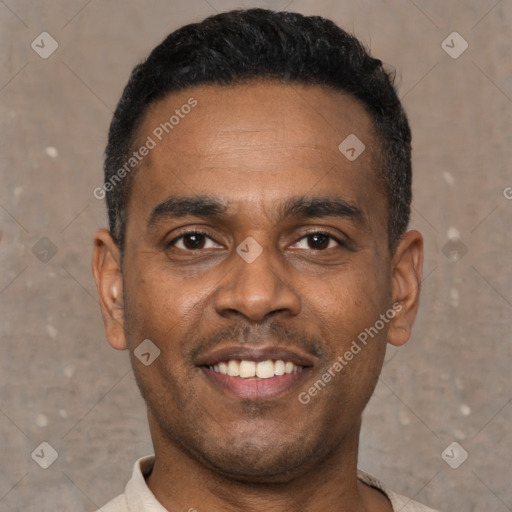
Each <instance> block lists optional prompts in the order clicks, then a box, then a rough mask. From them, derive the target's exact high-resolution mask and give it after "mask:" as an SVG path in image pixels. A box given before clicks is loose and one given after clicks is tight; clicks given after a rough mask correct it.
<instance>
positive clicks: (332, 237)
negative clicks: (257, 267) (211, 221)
mask: <svg viewBox="0 0 512 512" xmlns="http://www.w3.org/2000/svg"><path fill="white" fill-rule="evenodd" d="M187 235H202V236H205V237H206V238H209V239H210V240H212V241H213V242H215V243H218V242H217V241H216V240H215V239H213V238H212V237H211V236H210V235H209V234H208V233H207V232H205V231H201V230H200V229H194V230H192V231H186V232H185V233H182V234H181V235H179V236H177V237H175V238H173V239H172V240H171V241H170V242H169V243H168V244H167V245H166V248H170V247H172V246H173V245H175V244H176V242H177V241H178V240H180V239H182V238H183V237H185V236H187ZM312 235H323V236H326V237H328V238H330V239H332V240H334V241H335V242H336V243H337V244H338V245H339V246H340V247H343V248H347V244H346V243H345V242H343V241H342V240H340V239H339V238H337V237H335V236H334V235H332V234H331V233H329V232H327V231H309V232H307V233H304V234H303V236H301V237H300V238H299V239H298V240H297V242H298V241H300V240H302V239H304V238H307V237H308V236H312ZM297 242H295V243H297ZM184 250H187V251H190V252H194V250H193V249H184ZM196 250H197V251H199V250H200V249H196ZM311 250H315V249H311ZM316 250H320V251H325V250H326V249H316Z"/></svg>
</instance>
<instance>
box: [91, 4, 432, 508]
mask: <svg viewBox="0 0 512 512" xmlns="http://www.w3.org/2000/svg"><path fill="white" fill-rule="evenodd" d="M410 151H411V149H410V130H409V126H408V123H407V119H406V117H405V114H404V112H403V110H402V107H401V105H400V102H399V100H398V98H397V96H396V93H395V90H394V88H393V85H392V79H391V78H390V76H389V75H388V74H387V73H386V72H385V71H384V70H383V68H382V63H381V61H379V60H377V59H374V58H372V57H370V56H369V55H368V54H367V52H366V51H365V49H364V48H363V47H362V46H361V44H360V43H359V42H358V41H357V40H356V39H355V38H354V37H352V36H350V35H348V34H347V33H345V32H344V31H343V30H341V29H340V28H338V27H337V26H336V25H334V24H333V23H332V22H330V21H328V20H326V19H323V18H320V17H304V16H302V15H299V14H294V13H287V12H271V11H267V10H262V9H251V10H240V11H231V12H227V13H223V14H219V15H216V16H213V17H210V18H208V19H206V20H204V21H203V22H202V23H198V24H193V25H188V26H185V27H182V28H181V29H179V30H177V31H176V32H174V33H172V34H170V35H169V36H168V37H167V39H165V41H163V42H162V43H161V44H160V45H159V46H158V47H156V48H155V49H154V50H153V52H152V53H151V54H150V55H149V57H148V58H147V60H146V61H145V62H143V63H142V64H140V65H139V66H137V67H136V68H135V69H134V71H133V73H132V75H131V77H130V80H129V82H128V85H127V86H126V88H125V90H124V93H123V96H122V98H121V100H120V102H119V104H118V106H117V109H116V112H115V114H114V118H113V121H112V125H111V129H110V134H109V141H108V145H107V148H106V159H105V184H104V186H103V187H101V188H99V189H97V190H96V191H95V195H96V196H98V197H101V196H102V195H104V194H105V193H106V199H107V206H108V213H109V222H110V229H109V230H108V231H107V230H101V231H98V233H97V234H96V236H95V247H94V255H93V273H94V278H95V280H96V284H97V287H98V293H99V296H100V301H101V309H102V315H103V320H104V323H105V329H106V337H107V339H108V341H109V343H110V345H112V347H114V348H116V349H119V350H124V349H128V350H129V351H130V357H131V361H132V366H133V370H134V373H135V377H136V380H137V383H138V386H139V388H140V391H141V393H142V396H143V397H144V399H145V401H146V404H147V412H148V420H149V426H150V432H151V437H152V441H153V445H154V451H155V455H154V456H150V457H145V458H143V459H140V460H139V461H137V463H136V464H135V468H134V472H133V477H132V479H131V480H130V482H129V483H128V485H127V487H126V492H125V493H124V494H123V495H121V496H119V497H117V498H115V499H114V500H113V501H111V502H110V503H109V504H107V505H106V506H104V507H103V508H102V509H101V510H102V511H103V512H117V511H130V512H136V511H150V510H151V511H165V510H169V511H172V512H178V511H189V512H193V511H197V512H203V511H204V512H206V511H209V512H221V511H222V512H226V511H233V512H235V511H240V512H242V511H243V512H256V511H271V512H285V511H303V510H307V511H309V512H317V511H330V512H362V511H372V512H384V511H392V510H400V511H403V512H413V511H428V510H431V509H429V508H426V507H424V506H423V505H420V504H418V503H415V502H413V501H411V500H408V499H407V498H404V497H401V496H398V495H396V494H394V493H392V492H391V491H387V490H385V489H384V487H383V486H382V484H380V483H379V482H378V481H377V480H375V479H374V478H373V477H370V476H369V475H366V474H364V473H363V472H361V471H359V472H358V470H357V455H358V442H359V432H360V427H361V415H362V412H363V409H364V407H365V405H366V404H367V402H368V400H369V398H370V396H371V395H372V393H373V390H374V387H375V385H376V382H377V379H378V375H379V373H380V370H381V367H382V363H383V358H384V353H385V347H386V343H391V344H392V345H395V346H399V345H402V344H404V343H405V342H406V341H407V340H408V338H409V336H410V332H411V326H412V324H413V321H414V318H415V315H416V311H417V308H418V296H419V286H420V280H421V269H422V253H423V248H422V237H421V235H420V234H419V233H418V232H416V231H408V232H406V228H407V225H408V220H409V210H410V200H411V162H410Z"/></svg>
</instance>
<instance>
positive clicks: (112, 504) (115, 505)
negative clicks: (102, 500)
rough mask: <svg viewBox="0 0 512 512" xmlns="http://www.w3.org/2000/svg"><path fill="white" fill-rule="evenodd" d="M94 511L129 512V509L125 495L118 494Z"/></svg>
mask: <svg viewBox="0 0 512 512" xmlns="http://www.w3.org/2000/svg"><path fill="white" fill-rule="evenodd" d="M96 512H130V509H129V508H128V503H127V501H126V496H125V495H124V494H120V495H119V496H117V497H116V498H114V499H113V500H111V501H109V502H108V503H107V504H106V505H103V507H101V508H99V509H98V510H96Z"/></svg>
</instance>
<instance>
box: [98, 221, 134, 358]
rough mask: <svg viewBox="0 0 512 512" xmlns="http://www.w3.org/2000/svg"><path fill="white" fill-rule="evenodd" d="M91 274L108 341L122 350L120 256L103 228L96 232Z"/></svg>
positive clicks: (123, 339)
mask: <svg viewBox="0 0 512 512" xmlns="http://www.w3.org/2000/svg"><path fill="white" fill-rule="evenodd" d="M92 273H93V276H94V281H95V282H96V288H97V290H98V297H99V300H100V306H101V314H102V317H103V323H104V324H105V335H106V337H107V340H108V342H109V344H110V345H111V346H112V347H113V348H115V349H117V350H125V349H126V348H127V344H126V338H125V334H124V325H123V324H124V321H123V318H124V304H123V275H122V271H121V266H120V253H119V248H118V247H117V245H116V243H115V242H114V240H113V238H112V236H111V235H110V233H109V232H108V231H107V230H105V229H102V230H99V231H98V232H97V233H96V234H95V236H94V251H93V255H92Z"/></svg>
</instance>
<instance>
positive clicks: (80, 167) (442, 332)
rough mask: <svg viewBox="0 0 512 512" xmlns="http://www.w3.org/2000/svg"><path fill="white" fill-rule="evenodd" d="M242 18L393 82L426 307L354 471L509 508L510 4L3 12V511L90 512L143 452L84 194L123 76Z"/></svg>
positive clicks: (17, 8) (79, 5)
mask: <svg viewBox="0 0 512 512" xmlns="http://www.w3.org/2000/svg"><path fill="white" fill-rule="evenodd" d="M237 6H244V7H249V6H262V7H271V8H275V9H283V8H286V9H288V10H294V11H299V12H302V13H306V14H320V15H324V16H327V17H330V18H332V19H333V20H334V21H335V22H337V23H338V24H340V25H341V26H342V27H344V28H346V29H348V30H350V31H352V32H354V33H355V34H356V35H357V36H359V37H360V38H361V39H362V40H363V41H364V42H365V43H366V44H367V45H368V46H370V47H371V49H372V52H373V53H374V54H375V55H376V56H378V57H379V58H381V59H382V60H384V61H385V62H388V63H391V64H392V65H393V66H394V67H395V68H396V69H397V71H398V76H399V82H398V83H399V94H400V97H401V98H402V99H403V102H404V105H405V107H406V110H407V112H408V115H409V118H410V122H411V125H412V129H413V135H414V171H415V178H414V180H415V181H414V195H415V197H414V215H413V221H412V226H413V227H415V228H417V229H419V230H420V231H422V233H423V234H424V236H425V241H426V262H425V272H424V282H423V296H422V305H421V311H420V314H419V318H418V321H417V325H416V327H415V330H414V334H413V337H412V339H411V340H410V342H409V343H408V344H407V345H406V346H404V347H403V348H401V349H398V350H396V349H393V350H392V348H390V350H389V352H388V354H387V359H386V364H385V367H384V371H383V373H382V377H381V379H380V382H379V385H378V388H377V390H376V393H375V396H374V397H373V399H372V401H371V403H370V405H369V407H368V409H367V412H366V413H365V423H364V427H363V433H362V436H363V437H362V446H361V457H360V467H361V468H362V469H365V470H367V471H369V472H371V473H373V474H375V475H376V476H377V477H379V478H381V479H382V480H384V481H385V482H386V483H387V484H388V485H389V486H390V487H391V488H392V489H394V490H395V491H397V492H400V493H403V494H406V495H408V496H410V497H415V499H417V500H419V501H423V502H425V503H427V504H429V505H430V506H432V507H434V508H438V509H440V510H442V511H462V510H464V511H486V512H506V511H511V510H512V486H511V485H510V484H511V478H510V466H511V463H510V460H511V454H512V433H511V428H510V425H511V422H512V404H511V400H512V390H511V371H510V369H511V360H512V352H511V343H510V341H511V340H510V333H511V332H510V326H511V323H510V313H511V305H512V291H511V290H512V286H511V285H512V272H510V271H509V269H508V266H509V263H510V255H511V254H512V243H511V240H512V236H511V233H510V228H511V226H512V223H511V220H512V218H511V213H512V200H509V199H507V197H506V196H507V195H508V197H512V190H510V189H508V188H507V187H511V186H512V173H511V172H510V169H509V162H510V160H511V153H512V144H511V133H512V129H511V128H512V127H511V116H510V113H511V109H512V58H511V56H512V51H511V43H512V36H511V30H512V2H511V1H510V0H502V1H496V0H473V1H450V2H446V1H445V0H433V1H422V0H415V1H414V2H413V1H412V0H389V1H382V0H372V1H358V0H350V1H348V0H347V1H329V0H328V1H323V2H322V1H314V2H313V1H311V0H303V1H301V0H294V1H292V2H289V0H286V1H282V2H280V1H275V2H270V1H267V2H265V1H261V2H247V3H245V2H242V3H240V2H235V1H224V0H222V1H221V0H208V1H205V0H191V1H187V2H178V1H134V0H131V1H121V0H111V1H101V0H92V1H89V2H87V1H84V0H73V1H66V2H64V1H60V2H59V1H44V2H31V1H28V0H27V1H22V0H18V1H16V0H6V1H4V2H0V38H1V45H2V51H1V52H0V62H1V66H0V69H1V71H0V123H1V134H2V137H1V139H0V151H1V153H0V154H1V155H2V158H1V160H0V168H1V176H2V177H1V180H2V181H1V183H2V187H1V189H0V231H1V239H0V259H1V265H2V266H1V268H2V271H1V273H0V311H1V324H0V332H1V353H2V357H0V443H1V457H0V510H1V511H17V510H20V511H21V510H23V511H24V512H30V511H38V512H41V511H46V510H48V511H50V510H51V511H52V512H55V511H76V512H79V511H90V510H94V508H95V507H96V506H99V505H102V504H103V503H104V502H106V501H107V500H108V499H110V498H112V497H113V496H114V495H116V494H118V493H120V492H122V490H123V487H124V485H125V482H126V481H127V479H128V477H129V475H130V474H131V470H132V465H133V462H134V460H135V459H136V458H137V457H140V456H142V455H145V454H147V453H150V452H151V443H150V439H149V433H148V429H147V426H146V417H145V409H144V404H143V402H142V399H141V398H140V396H139V393H138V390H137V388H136V385H135V383H134V379H133V377H132V374H131V369H130V366H129V360H128V354H127V353H126V352H117V351H115V350H113V349H111V348H110V347H109V346H108V345H107V343H106V341H105V338H104V334H103V325H102V320H101V317H100V312H99V306H98V302H97V299H96V291H95V287H94V283H93V280H92V277H91V272H90V257H91V249H92V235H93V232H94V231H95V229H96V228H97V227H103V226H105V225H106V217H105V210H104V205H103V203H102V202H101V201H99V200H97V199H95V198H94V197H93V195H92V191H93V189H94V188H95V187H97V186H100V185H101V183H102V174H101V168H102V152H103V149H104V146H105V142H106V133H107V129H108V125H109V122H110V119H111V115H112V110H113V109H114V107H115V105H116V102H117V100H118V98H119V96H120V93H121V90H122V87H123V86H124V84H125V82H126V80H127V78H128V75H129V72H130V71H131V69H132V67H133V66H134V65H135V64H136V63H137V62H139V60H140V59H142V58H143V57H144V56H145V55H146V54H147V52H148V51H149V50H150V49H151V48H152V47H153V46H154V45H156V44H157V43H158V42H159V41H160V40H161V39H163V38H164V37H165V36H166V35H167V34H168V33H169V32H170V31H172V30H174V29H175V28H177V27H179V26H181V25H183V24H185V23H189V22H192V21H199V20H201V19H202V18H204V17H205V16H207V15H210V14H214V13H215V12H216V11H222V10H227V9H230V8H234V7H237ZM43 31H47V32H49V33H50V34H51V35H52V37H53V38H55V40H56V41H57V42H58V45H59V46H58V49H57V50H56V51H55V52H54V53H53V54H52V55H51V56H50V57H49V58H47V59H43V58H41V57H40V56H39V55H38V53H36V52H35V51H34V50H33V49H32V48H31V43H32V41H33V40H35V41H36V42H38V41H40V39H41V38H40V37H38V36H39V34H40V33H41V32H43ZM453 31H457V32H458V33H459V34H460V35H461V36H462V37H463V38H464V39H465V40H466V41H467V42H468V44H469V47H468V49H467V50H466V51H465V52H464V53H463V54H462V55H460V56H459V57H458V58H452V57H451V56H450V55H448V54H447V53H446V51H445V50H444V49H443V47H442V45H441V43H442V42H443V40H445V39H446V38H447V36H448V35H449V34H451V33H452V32H453ZM39 44H40V43H39ZM447 44H449V45H450V46H454V48H453V49H452V51H455V50H458V49H460V48H461V46H460V41H459V42H457V40H454V41H453V43H452V42H451V39H448V42H447ZM45 48H46V49H48V46H47V45H45ZM507 191H510V192H511V193H510V194H508V193H507ZM43 237H47V239H49V240H50V241H51V242H48V241H47V240H43V241H41V238H43ZM457 238H458V239H460V240H459V241H457V240H453V239H457ZM450 239H452V241H451V242H450ZM447 243H449V245H448V246H446V244H447ZM55 249H57V252H56V253H55V254H54V255H53V254H52V252H53V251H52V250H55ZM465 251H467V252H465ZM43 441H46V442H48V443H49V444H50V445H51V446H52V447H53V448H54V449H55V450H56V451H57V453H58V458H57V460H56V461H55V462H54V463H53V464H52V465H51V466H50V467H49V468H48V469H42V468H41V467H39V465H38V464H36V462H35V460H34V459H37V460H39V461H42V459H43V458H45V457H46V458H47V457H48V456H49V453H50V452H49V449H48V448H46V452H45V455H44V457H39V459H38V458H37V457H36V456H34V458H32V457H31V453H32V452H33V451H34V450H36V451H35V452H34V453H35V454H37V453H39V454H40V455H41V452H40V450H41V449H40V448H37V447H38V445H39V444H40V443H41V442H43ZM452 442H457V443H459V445H460V447H459V446H455V448H454V449H453V450H454V451H451V449H450V450H448V455H449V457H448V458H449V460H450V462H451V463H452V464H453V463H454V461H455V462H457V461H458V462H460V460H461V459H460V457H461V454H463V452H462V449H464V450H466V451H467V452H468V454H469V457H468V459H467V460H466V461H465V462H463V463H462V464H461V465H460V466H459V467H458V469H452V468H451V467H450V466H449V465H448V464H447V463H446V462H445V461H444V460H443V458H442V457H441V454H442V452H443V450H445V448H446V447H448V446H449V445H450V444H451V443H452ZM450 457H451V458H450ZM45 460H46V459H45Z"/></svg>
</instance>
